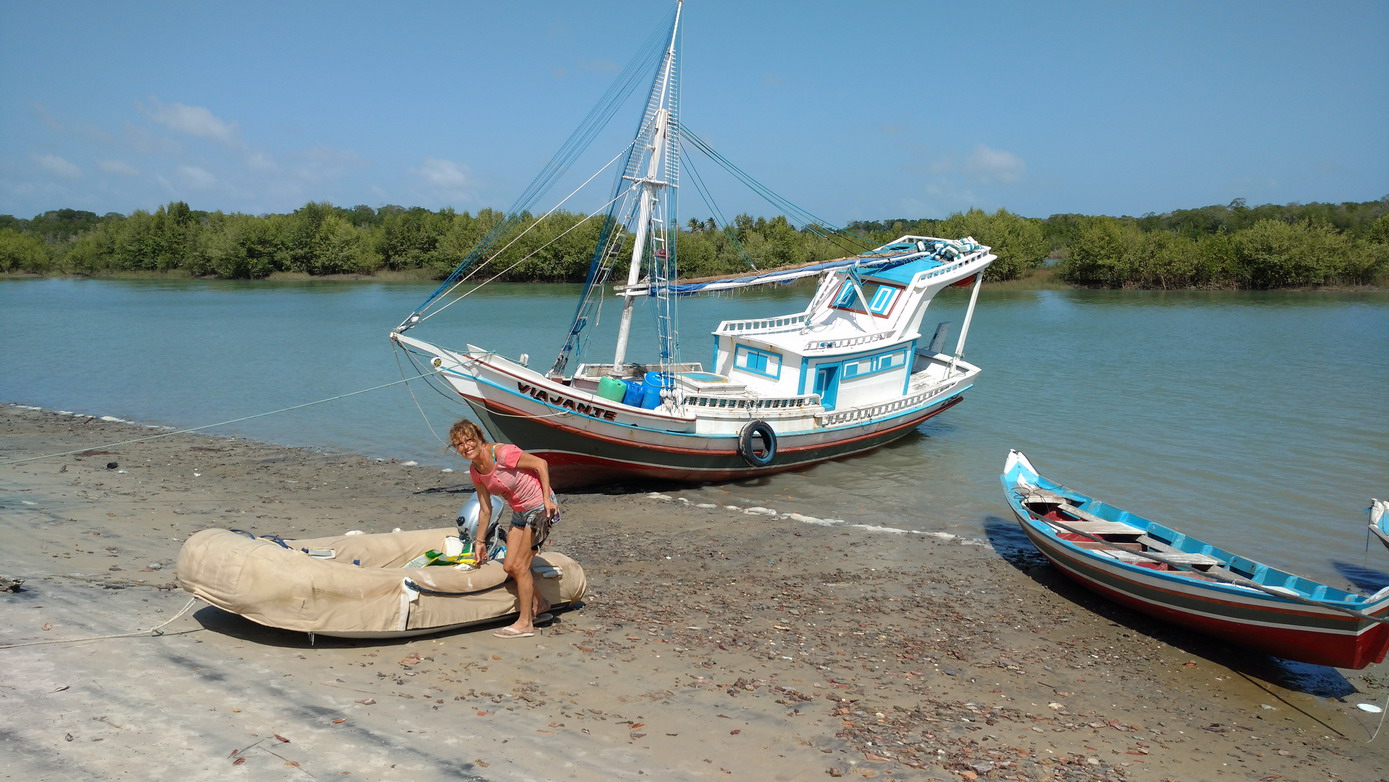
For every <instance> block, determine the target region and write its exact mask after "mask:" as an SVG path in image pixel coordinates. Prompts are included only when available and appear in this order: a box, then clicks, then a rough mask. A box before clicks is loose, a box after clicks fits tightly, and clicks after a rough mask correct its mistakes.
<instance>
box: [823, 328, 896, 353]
mask: <svg viewBox="0 0 1389 782" xmlns="http://www.w3.org/2000/svg"><path fill="white" fill-rule="evenodd" d="M892 336H893V334H892V332H888V331H880V332H878V333H877V334H860V335H859V336H857V337H845V338H844V339H825V340H811V341H809V342H807V343H805V352H806V353H809V352H811V351H814V350H837V349H839V348H850V347H854V346H855V345H867V344H868V343H870V342H881V341H883V340H885V339H889V338H891V337H892Z"/></svg>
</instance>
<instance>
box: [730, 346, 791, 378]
mask: <svg viewBox="0 0 1389 782" xmlns="http://www.w3.org/2000/svg"><path fill="white" fill-rule="evenodd" d="M733 366H735V367H737V368H738V369H742V370H745V371H747V372H751V373H753V374H755V375H762V376H763V377H770V378H772V379H773V380H777V379H780V378H781V354H780V353H773V352H771V351H769V350H758V349H756V348H750V347H748V346H746V345H739V346H738V350H737V352H736V353H735V354H734V359H733Z"/></svg>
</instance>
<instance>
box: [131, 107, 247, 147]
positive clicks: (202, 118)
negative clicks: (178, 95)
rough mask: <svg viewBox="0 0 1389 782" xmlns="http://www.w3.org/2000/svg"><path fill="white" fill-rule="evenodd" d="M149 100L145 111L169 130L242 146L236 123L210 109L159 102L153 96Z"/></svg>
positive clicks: (229, 144)
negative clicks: (219, 116) (226, 119)
mask: <svg viewBox="0 0 1389 782" xmlns="http://www.w3.org/2000/svg"><path fill="white" fill-rule="evenodd" d="M150 100H151V102H152V103H153V106H152V107H150V108H149V109H148V110H147V111H146V113H147V114H149V116H150V119H153V120H154V121H155V122H157V123H159V124H160V125H163V126H164V127H166V128H168V129H169V130H172V131H175V132H177V133H183V134H186V135H189V136H196V137H197V138H204V139H208V140H211V141H216V142H218V143H219V144H225V145H227V146H229V147H233V148H236V149H240V148H241V147H242V146H244V145H243V143H242V141H241V131H240V129H239V128H238V127H237V124H236V123H235V122H228V121H225V120H222V119H220V118H218V117H217V115H215V114H213V113H212V111H211V110H210V109H207V108H204V107H202V106H186V105H184V104H182V103H161V102H159V101H158V100H156V99H154V98H151V99H150Z"/></svg>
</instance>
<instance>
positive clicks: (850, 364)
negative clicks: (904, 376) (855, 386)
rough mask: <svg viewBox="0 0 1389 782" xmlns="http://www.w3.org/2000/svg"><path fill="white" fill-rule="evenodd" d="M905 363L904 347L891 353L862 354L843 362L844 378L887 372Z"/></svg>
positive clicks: (905, 352) (905, 351) (905, 353)
mask: <svg viewBox="0 0 1389 782" xmlns="http://www.w3.org/2000/svg"><path fill="white" fill-rule="evenodd" d="M906 363H907V350H906V349H905V348H904V349H902V350H895V351H893V352H891V353H880V354H878V355H876V356H864V357H863V358H861V359H859V360H857V361H846V362H844V379H845V380H848V379H849V378H854V377H864V376H865V375H875V374H878V373H879V372H889V371H891V370H894V369H897V368H899V367H902V366H905V365H906Z"/></svg>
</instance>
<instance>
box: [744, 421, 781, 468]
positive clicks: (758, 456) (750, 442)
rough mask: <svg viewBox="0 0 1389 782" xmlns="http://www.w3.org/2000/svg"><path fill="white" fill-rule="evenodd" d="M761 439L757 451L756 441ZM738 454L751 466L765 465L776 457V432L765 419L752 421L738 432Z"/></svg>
mask: <svg viewBox="0 0 1389 782" xmlns="http://www.w3.org/2000/svg"><path fill="white" fill-rule="evenodd" d="M758 438H761V440H762V447H761V449H760V451H759V449H758V447H757V444H756V441H757V440H758ZM738 455H739V456H741V457H743V461H745V462H747V463H748V464H749V465H751V466H753V467H766V466H767V465H769V464H771V463H772V460H773V459H775V458H776V432H773V431H772V427H771V425H770V424H768V423H767V422H766V421H753V422H751V423H749V424H748V425H747V426H744V427H743V431H741V432H739V433H738Z"/></svg>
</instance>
